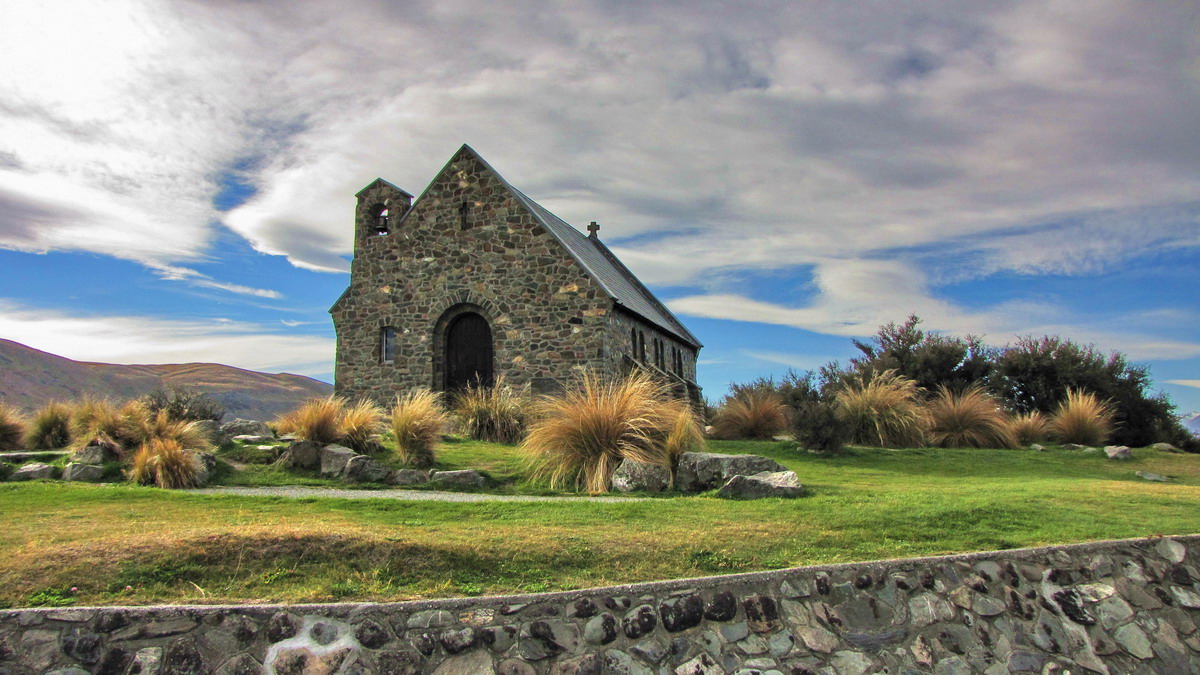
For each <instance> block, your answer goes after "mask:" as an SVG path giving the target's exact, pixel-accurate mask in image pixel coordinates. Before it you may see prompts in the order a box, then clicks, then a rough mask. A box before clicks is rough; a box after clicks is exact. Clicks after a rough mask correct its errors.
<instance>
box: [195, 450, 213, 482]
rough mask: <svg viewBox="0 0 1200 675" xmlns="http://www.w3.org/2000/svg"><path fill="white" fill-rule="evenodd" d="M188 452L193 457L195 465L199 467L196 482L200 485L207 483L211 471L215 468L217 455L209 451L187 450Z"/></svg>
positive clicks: (210, 476)
mask: <svg viewBox="0 0 1200 675" xmlns="http://www.w3.org/2000/svg"><path fill="white" fill-rule="evenodd" d="M188 452H189V453H190V454H191V456H192V457H193V458H195V460H196V462H197V465H198V466H199V467H200V471H199V473H197V474H196V484H197V485H200V486H203V485H208V481H209V480H210V479H211V478H212V474H213V472H214V471H216V469H217V456H216V455H214V454H212V453H211V452H202V451H199V450H189V451H188Z"/></svg>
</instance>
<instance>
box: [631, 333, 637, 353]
mask: <svg viewBox="0 0 1200 675" xmlns="http://www.w3.org/2000/svg"><path fill="white" fill-rule="evenodd" d="M629 353H630V354H631V355H632V356H634V357H636V356H637V328H630V329H629Z"/></svg>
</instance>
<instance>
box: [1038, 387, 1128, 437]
mask: <svg viewBox="0 0 1200 675" xmlns="http://www.w3.org/2000/svg"><path fill="white" fill-rule="evenodd" d="M1113 417H1114V411H1113V409H1112V406H1111V405H1109V404H1108V403H1105V402H1104V401H1101V400H1100V399H1099V398H1098V397H1097V396H1096V395H1095V394H1093V393H1091V392H1086V391H1083V390H1080V389H1068V390H1067V397H1066V398H1065V399H1063V401H1062V402H1061V403H1059V404H1058V409H1057V410H1055V412H1054V417H1053V418H1052V424H1053V425H1054V434H1055V436H1057V437H1058V440H1059V442H1061V443H1079V444H1080V445H1099V444H1101V443H1103V442H1104V441H1106V440H1108V436H1109V434H1111V433H1112V429H1113Z"/></svg>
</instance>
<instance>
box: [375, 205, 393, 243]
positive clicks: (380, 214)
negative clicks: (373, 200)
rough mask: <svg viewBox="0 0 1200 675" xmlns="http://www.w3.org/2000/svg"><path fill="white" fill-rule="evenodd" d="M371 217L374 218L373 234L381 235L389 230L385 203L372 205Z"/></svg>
mask: <svg viewBox="0 0 1200 675" xmlns="http://www.w3.org/2000/svg"><path fill="white" fill-rule="evenodd" d="M371 218H372V219H373V220H374V226H375V234H377V235H379V236H383V235H385V234H387V233H388V232H389V231H390V229H389V225H388V207H387V204H376V205H375V206H372V207H371Z"/></svg>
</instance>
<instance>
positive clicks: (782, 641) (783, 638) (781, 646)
mask: <svg viewBox="0 0 1200 675" xmlns="http://www.w3.org/2000/svg"><path fill="white" fill-rule="evenodd" d="M795 646H796V638H795V637H793V636H792V634H791V633H790V632H788V631H786V630H781V631H779V632H778V633H773V634H772V635H771V637H770V638H768V639H767V648H768V649H770V650H771V656H774V657H783V656H787V655H788V653H790V652H791V651H792V649H793V648H794V647H795Z"/></svg>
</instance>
